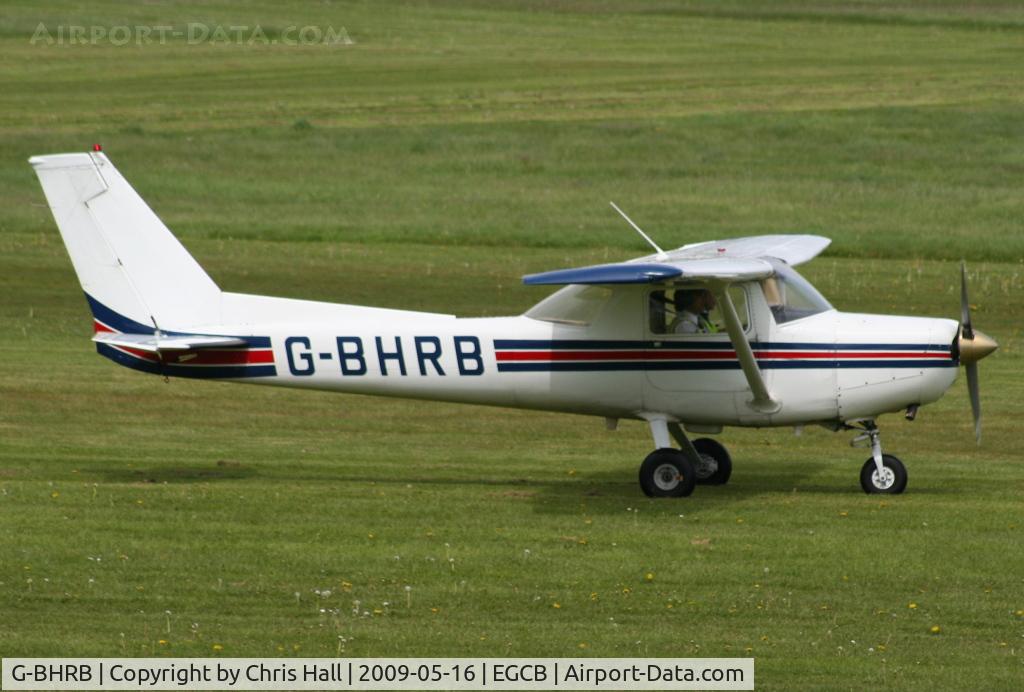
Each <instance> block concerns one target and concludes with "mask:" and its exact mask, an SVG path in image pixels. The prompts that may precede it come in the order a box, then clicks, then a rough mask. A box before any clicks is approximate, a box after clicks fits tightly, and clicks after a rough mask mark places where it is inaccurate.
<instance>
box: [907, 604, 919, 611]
mask: <svg viewBox="0 0 1024 692" xmlns="http://www.w3.org/2000/svg"><path fill="white" fill-rule="evenodd" d="M907 607H908V608H910V609H911V610H917V604H916V603H908V604H907Z"/></svg>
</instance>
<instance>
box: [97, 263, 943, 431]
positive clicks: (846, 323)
mask: <svg viewBox="0 0 1024 692" xmlns="http://www.w3.org/2000/svg"><path fill="white" fill-rule="evenodd" d="M574 288H577V287H569V289H563V290H562V291H561V292H560V293H571V292H572V289H574ZM652 290H653V289H651V288H649V287H637V286H624V287H616V288H611V289H608V290H606V291H605V292H604V294H603V295H604V298H603V300H602V301H600V303H601V304H600V305H596V306H595V305H584V308H585V309H584V308H579V307H578V306H576V305H570V306H569V307H568V308H567V309H568V310H569V316H570V317H576V318H578V319H574V320H570V319H564V315H562V316H559V315H558V311H557V310H554V312H555V313H556V314H555V315H554V316H551V315H549V314H548V313H549V312H551V311H552V310H550V309H548V310H547V311H545V309H544V303H541V304H540V305H539V306H538V307H539V308H540V310H538V309H537V308H535V309H534V310H531V311H530V312H528V313H527V314H526V315H521V316H515V317H496V318H457V317H454V316H451V315H444V314H435V313H420V312H409V311H401V310H384V309H376V308H367V307H360V306H348V305H340V304H329V303H319V302H312V301H301V300H290V299H281V298H269V297H260V296H248V295H240V294H231V293H224V294H223V298H222V300H223V304H222V306H221V312H222V314H224V315H225V316H230V318H231V319H230V320H229V321H228V322H226V323H225V324H219V325H213V324H211V325H199V326H197V325H187V326H185V325H183V331H188V332H202V333H209V334H222V335H236V336H243V337H244V338H246V340H247V342H248V343H247V346H245V347H241V348H237V349H212V350H203V351H198V352H194V353H188V352H186V353H178V354H168V353H164V354H162V355H160V356H157V355H156V354H152V353H144V352H141V351H134V350H132V349H125V348H117V347H113V346H109V345H102V344H101V345H99V346H98V347H99V350H100V352H101V353H102V354H103V355H106V356H107V357H110V358H112V359H114V360H116V361H117V362H119V363H121V364H122V365H127V366H129V367H134V368H137V369H140V370H145V371H148V372H154V373H160V374H166V375H170V376H184V377H203V378H217V379H228V380H233V381H243V382H250V383H257V384H270V385H278V386H288V387H301V388H309V389H322V390H331V391H338V392H351V393H358V394H371V395H382V396H396V397H410V398H420V399H431V400H440V401H452V402H464V403H473V404H484V405H494V406H506V407H516V408H528V409H540V410H549V411H564V412H573V413H581V414H589V415H596V416H604V417H609V418H642V417H644V416H645V415H646V414H647V413H648V412H659V413H661V414H664V415H666V416H669V417H671V418H674V419H677V420H679V421H681V422H685V423H688V424H691V425H706V426H757V427H760V426H778V425H797V424H803V423H812V422H834V421H850V420H858V419H864V418H871V417H874V416H876V415H878V414H880V413H884V412H888V411H896V410H900V409H904V408H907V407H909V406H912V405H915V404H916V405H923V404H927V403H930V402H932V401H935V400H937V399H938V398H939V397H940V396H942V394H943V393H944V392H945V391H946V389H948V388H949V386H950V385H951V384H952V383H953V381H954V379H955V378H956V374H957V368H956V365H957V362H956V360H955V355H954V353H953V352H951V344H952V343H953V341H954V339H955V337H956V334H957V330H958V324H957V322H955V321H953V320H947V319H932V318H919V317H895V316H881V315H861V314H851V313H843V312H839V311H837V310H834V309H825V310H821V311H818V312H816V313H815V314H811V315H808V316H806V317H802V318H797V319H790V320H787V321H784V322H780V321H778V320H777V319H776V313H774V312H773V311H772V309H771V308H770V306H769V304H768V302H767V299H766V297H765V294H764V292H763V290H762V287H761V285H760V284H758V283H757V282H748V283H746V284H738V285H737V287H734V289H732V290H738V291H741V292H742V295H740V298H741V301H742V305H743V308H742V309H743V312H744V315H743V320H744V323H745V327H746V329H745V333H746V335H747V338H748V339H749V341H750V342H751V345H752V347H753V350H754V354H755V356H756V358H757V361H758V365H759V367H760V368H761V370H762V372H763V374H764V377H765V380H766V383H767V385H768V387H769V388H770V390H771V392H772V395H773V397H774V398H775V399H776V400H777V401H778V402H779V403H780V407H779V409H778V410H777V411H774V412H772V413H765V412H760V411H758V410H755V409H754V408H753V407H751V406H750V405H749V404H750V399H751V394H750V389H749V387H748V384H747V381H746V379H745V378H744V376H743V373H742V372H741V370H740V365H739V362H738V360H737V357H736V353H735V350H734V349H733V346H732V344H731V342H730V339H729V337H728V335H727V334H725V333H722V332H719V333H706V334H675V333H658V332H656V331H653V328H652V320H651V315H650V310H651V308H650V305H651V300H650V293H651V291H652ZM555 298H556V301H555V302H557V298H558V294H556V296H555ZM563 302H564V300H563ZM577 302H579V301H577ZM93 308H94V313H96V315H97V322H96V324H97V329H100V330H114V331H132V330H133V329H134V330H137V329H139V328H140V327H141V325H137V324H135V325H131V324H127V325H126V324H119V322H118V320H119V316H118V315H117V313H116V312H114V311H112V310H108V311H107V313H103V312H102V310H103V309H104V308H103V306H100V308H99V309H100V312H96V311H97V306H96V305H94V306H93ZM563 308H564V306H563ZM104 318H105V319H104Z"/></svg>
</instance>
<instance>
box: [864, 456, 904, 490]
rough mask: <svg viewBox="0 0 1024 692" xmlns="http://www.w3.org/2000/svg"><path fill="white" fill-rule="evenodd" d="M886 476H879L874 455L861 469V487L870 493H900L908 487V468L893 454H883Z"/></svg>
mask: <svg viewBox="0 0 1024 692" xmlns="http://www.w3.org/2000/svg"><path fill="white" fill-rule="evenodd" d="M882 466H883V467H884V468H885V470H886V477H885V478H883V479H881V480H880V479H879V478H878V473H877V471H876V470H875V459H874V457H872V458H869V459H868V460H867V461H865V462H864V466H863V468H861V470H860V487H862V488H863V489H864V492H866V493H868V494H869V495H899V494H900V493H902V492H903V491H904V490H906V488H907V468H906V467H905V466H904V465H903V462H902V461H900V460H899V459H897V458H896V457H894V456H892V455H891V454H883V455H882Z"/></svg>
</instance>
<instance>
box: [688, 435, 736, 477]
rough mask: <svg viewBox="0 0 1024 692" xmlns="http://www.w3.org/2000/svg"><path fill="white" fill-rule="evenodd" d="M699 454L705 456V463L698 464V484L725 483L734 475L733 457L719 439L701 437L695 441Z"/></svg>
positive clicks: (696, 469) (694, 445) (694, 444)
mask: <svg viewBox="0 0 1024 692" xmlns="http://www.w3.org/2000/svg"><path fill="white" fill-rule="evenodd" d="M693 447H694V449H696V450H697V454H700V455H701V456H702V457H704V462H705V463H704V464H703V465H700V466H697V467H696V468H695V469H694V470H695V471H696V472H697V485H725V484H726V483H728V482H729V477H730V476H731V475H732V457H730V456H729V452H728V451H727V450H726V449H725V447H724V446H723V445H722V444H721V443H720V442H718V441H716V440H712V439H711V438H710V437H701V438H699V439H696V440H694V441H693Z"/></svg>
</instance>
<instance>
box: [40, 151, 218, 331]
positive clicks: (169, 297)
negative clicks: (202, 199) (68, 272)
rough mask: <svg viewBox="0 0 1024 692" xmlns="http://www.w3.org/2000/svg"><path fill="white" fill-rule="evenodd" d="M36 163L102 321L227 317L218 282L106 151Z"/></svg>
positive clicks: (154, 322) (127, 325) (138, 326)
mask: <svg viewBox="0 0 1024 692" xmlns="http://www.w3.org/2000/svg"><path fill="white" fill-rule="evenodd" d="M29 163H30V164H32V166H33V167H34V168H35V171H36V175H38V176H39V182H40V183H41V184H42V186H43V192H44V193H46V200H47V202H49V205H50V210H51V211H52V212H53V218H54V219H55V220H56V222H57V227H58V228H59V229H60V234H61V236H62V237H63V239H64V245H65V246H67V250H68V254H69V255H70V256H71V262H72V264H73V265H74V267H75V273H77V274H78V280H79V282H80V283H81V284H82V288H83V289H84V290H85V294H86V296H87V298H88V299H89V306H90V308H91V309H92V311H93V316H94V317H95V319H96V320H97V322H99V323H100V325H97V328H100V326H101V325H102V326H106V327H107V330H114V331H119V332H135V333H153V331H154V330H156V329H159V330H174V329H181V328H183V327H186V326H188V327H194V326H200V325H205V324H216V323H218V322H220V321H221V291H220V289H219V288H218V287H217V284H215V283H214V282H213V280H212V279H211V278H210V277H209V276H208V275H207V274H206V272H205V271H203V269H202V267H200V266H199V264H198V263H197V262H196V261H195V259H193V258H192V256H191V255H190V254H188V251H187V250H186V249H185V248H184V247H183V246H182V245H181V243H179V242H178V240H177V239H176V238H175V237H174V236H173V235H172V234H171V232H170V231H169V230H168V229H167V227H166V226H165V225H164V224H163V222H162V221H160V219H159V218H157V216H156V214H154V213H153V210H152V209H150V208H149V207H148V206H147V205H146V203H145V202H144V201H143V200H142V198H141V197H139V195H138V193H137V192H135V190H133V189H132V187H131V185H129V184H128V182H127V181H126V180H125V179H124V178H123V177H122V176H121V174H120V173H118V172H117V169H116V168H114V166H113V164H112V163H110V160H109V159H108V158H107V157H106V156H105V155H104V154H102V153H100V152H95V153H86V154H55V155H52V156H34V157H32V158H31V159H29ZM111 321H113V322H119V324H109V322H111Z"/></svg>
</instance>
